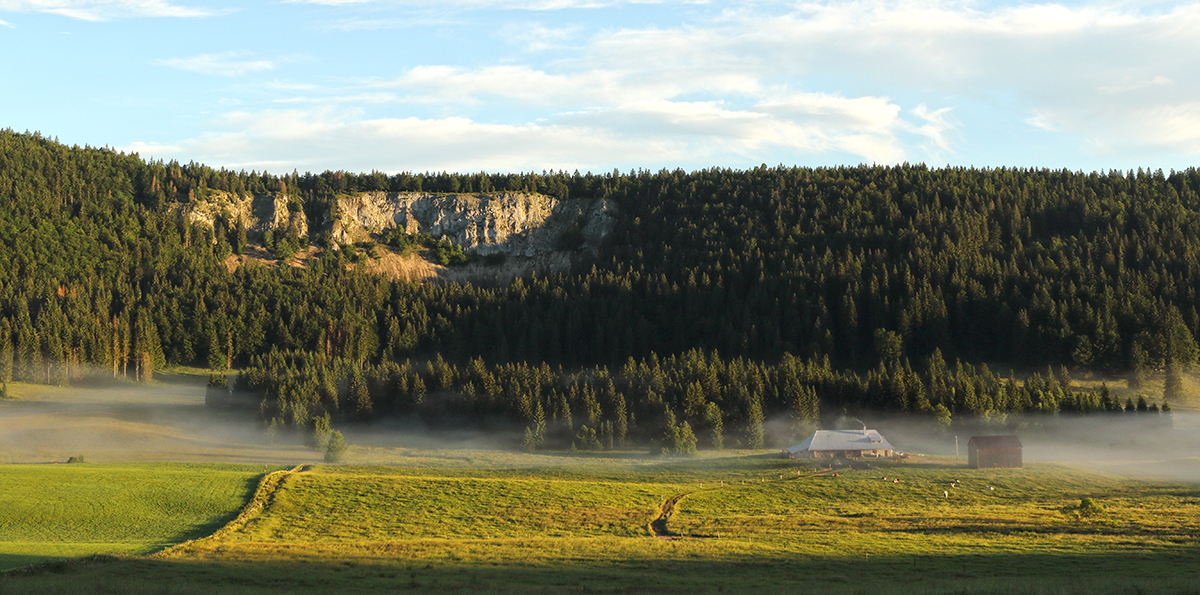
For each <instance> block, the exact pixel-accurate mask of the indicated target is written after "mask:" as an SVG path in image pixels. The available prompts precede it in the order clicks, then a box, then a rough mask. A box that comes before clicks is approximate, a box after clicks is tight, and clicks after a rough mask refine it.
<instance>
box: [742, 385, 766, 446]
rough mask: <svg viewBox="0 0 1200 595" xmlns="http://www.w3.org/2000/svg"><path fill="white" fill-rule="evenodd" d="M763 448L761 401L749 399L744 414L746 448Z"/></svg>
mask: <svg viewBox="0 0 1200 595" xmlns="http://www.w3.org/2000/svg"><path fill="white" fill-rule="evenodd" d="M762 447H763V410H762V400H761V399H759V398H758V397H755V396H751V397H750V405H749V408H748V410H747V412H746V448H750V449H754V450H757V449H760V448H762Z"/></svg>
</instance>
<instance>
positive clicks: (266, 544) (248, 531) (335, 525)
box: [0, 451, 1200, 594]
mask: <svg viewBox="0 0 1200 595" xmlns="http://www.w3.org/2000/svg"><path fill="white" fill-rule="evenodd" d="M408 454H409V455H411V457H412V459H416V458H423V459H425V460H427V462H429V464H427V465H422V466H396V467H384V466H376V467H340V466H317V467H313V468H310V469H308V470H305V471H300V472H294V473H292V474H291V475H289V476H288V477H286V478H285V479H284V480H283V481H282V482H280V484H279V487H278V488H277V489H276V491H275V492H274V493H273V494H271V495H270V497H269V498H268V499H267V506H266V508H265V509H264V510H263V512H262V513H261V514H259V515H258V516H256V517H255V518H253V519H251V520H250V522H248V523H246V524H244V525H242V526H240V527H238V528H236V529H235V530H233V531H230V532H229V533H227V534H224V535H223V536H222V537H220V538H219V539H216V540H206V541H202V542H197V543H194V544H190V545H188V546H185V547H182V548H179V549H178V550H176V551H174V552H173V553H172V554H171V555H170V556H169V557H168V558H166V559H144V558H136V559H125V558H123V559H116V560H107V561H98V562H94V563H89V564H83V565H77V566H71V567H69V568H65V569H59V571H58V572H45V573H41V574H35V575H31V576H19V577H17V576H10V577H5V578H0V592H2V593H5V594H8V593H41V592H55V591H58V590H63V589H65V588H69V589H70V590H73V591H78V592H81V593H93V592H94V593H101V592H107V591H110V590H112V589H115V588H116V587H115V586H116V585H121V589H120V590H123V591H128V592H134V593H139V592H146V593H180V594H187V593H206V594H207V593H212V592H230V593H243V592H244V593H252V592H280V591H283V592H291V593H324V592H329V591H330V590H334V589H336V590H337V591H338V592H345V593H370V592H452V593H453V592H458V593H530V592H532V593H558V592H569V593H657V592H676V593H722V592H757V593H790V592H797V591H805V592H817V593H826V592H828V593H841V592H851V593H858V592H862V593H867V592H870V593H911V592H917V593H943V592H945V593H949V592H955V593H958V592H968V593H1013V592H1015V593H1038V594H1041V593H1136V592H1167V593H1195V592H1197V591H1198V590H1200V565H1197V564H1196V563H1195V561H1196V560H1197V559H1200V522H1198V520H1197V519H1198V518H1200V517H1198V514H1197V513H1200V489H1198V488H1196V487H1195V486H1191V485H1186V484H1176V483H1169V482H1148V481H1140V480H1130V479H1124V478H1120V477H1117V476H1112V475H1104V474H1097V473H1092V472H1087V471H1080V470H1077V469H1074V468H1070V467H1065V466H1059V465H1050V464H1034V465H1031V466H1029V467H1027V468H1026V469H1021V470H1004V471H976V470H970V469H966V468H964V467H963V466H962V465H961V464H960V463H956V462H954V461H951V460H941V461H926V462H920V463H918V462H903V463H887V464H879V465H874V466H873V467H872V468H870V469H863V470H846V471H839V472H838V473H839V474H838V476H836V477H834V476H833V475H832V474H831V473H830V472H828V471H824V472H823V471H821V470H816V469H811V468H806V467H799V466H797V464H796V463H795V462H792V461H785V460H781V459H777V458H772V457H769V456H766V455H761V456H736V455H725V456H714V455H709V456H706V457H701V458H698V459H689V460H664V459H657V458H646V457H633V456H630V457H628V458H614V457H581V458H577V459H576V458H570V457H555V456H554V455H545V454H542V455H528V456H526V455H519V454H513V453H498V452H494V451H493V452H490V453H488V452H460V453H459V454H461V455H463V456H464V457H466V458H470V459H472V460H473V461H474V463H475V465H476V466H473V467H468V466H465V465H461V464H460V463H461V462H462V461H460V460H456V459H454V458H453V457H443V455H444V454H445V453H442V454H436V453H425V454H422V453H419V452H416V451H413V452H411V453H408ZM548 460H553V461H555V463H556V464H554V465H550V466H542V464H544V463H546V462H547V461H548ZM410 461H411V459H410ZM437 461H441V463H438V462H437ZM798 472H799V473H798ZM781 476H782V477H781ZM884 476H887V478H888V479H887V480H884V479H883V477H884ZM894 479H898V480H899V481H898V482H894V481H892V480H894ZM955 480H958V482H960V483H958V484H956V487H953V488H952V487H950V483H951V482H954V481H955ZM988 487H992V488H995V489H987V488H988ZM943 492H949V493H950V495H949V497H945V496H943ZM681 495H682V497H681V498H679V499H677V500H675V501H674V506H673V508H672V509H671V514H670V515H669V517H668V518H667V520H666V527H665V529H666V530H665V532H664V531H658V533H660V535H658V536H656V535H655V533H656V531H655V530H653V529H652V528H651V526H650V524H651V521H653V520H654V519H655V518H657V517H658V516H659V515H660V513H661V511H662V506H663V502H664V499H668V498H669V497H671V496H681ZM1084 497H1088V498H1093V499H1094V500H1095V501H1096V502H1097V503H1098V504H1099V505H1100V506H1101V507H1103V509H1104V511H1103V512H1102V513H1100V514H1097V515H1094V516H1080V515H1079V514H1078V513H1077V511H1076V508H1077V507H1078V505H1079V503H1080V500H1081V498H1084ZM661 533H665V535H663V534H661Z"/></svg>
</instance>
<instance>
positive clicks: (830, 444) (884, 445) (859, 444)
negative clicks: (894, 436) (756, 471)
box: [787, 430, 895, 454]
mask: <svg viewBox="0 0 1200 595" xmlns="http://www.w3.org/2000/svg"><path fill="white" fill-rule="evenodd" d="M875 449H888V450H895V447H893V446H892V444H891V443H890V442H888V441H887V438H884V437H883V436H881V435H880V434H879V432H878V431H876V430H817V431H816V432H813V435H812V436H809V437H808V439H807V440H805V441H804V442H801V443H800V444H797V445H796V446H793V447H791V448H788V449H787V452H788V453H790V454H796V453H798V452H803V451H806V450H809V451H821V450H875Z"/></svg>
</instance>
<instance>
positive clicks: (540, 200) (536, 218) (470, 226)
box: [324, 192, 615, 257]
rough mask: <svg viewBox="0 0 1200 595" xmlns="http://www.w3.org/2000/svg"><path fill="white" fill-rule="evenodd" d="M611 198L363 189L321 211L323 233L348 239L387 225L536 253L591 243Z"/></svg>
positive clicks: (606, 222) (476, 249) (482, 249)
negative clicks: (564, 197)
mask: <svg viewBox="0 0 1200 595" xmlns="http://www.w3.org/2000/svg"><path fill="white" fill-rule="evenodd" d="M613 208H614V207H613V205H612V203H610V202H608V201H605V200H594V199H570V200H565V201H560V200H558V199H555V198H554V197H551V196H546V195H543V194H528V193H520V192H497V193H490V194H430V193H422V192H401V193H385V192H368V193H362V194H356V195H353V196H345V197H341V198H339V199H338V200H337V204H336V207H335V208H334V209H332V210H331V212H329V213H327V214H326V219H325V226H324V227H325V229H327V230H328V232H329V239H330V240H331V241H333V242H337V243H339V244H350V243H354V242H360V241H364V240H367V239H370V237H371V235H372V234H378V233H381V232H383V231H384V230H386V229H389V228H400V229H402V230H404V232H405V233H408V234H427V235H430V236H433V237H435V238H446V239H448V240H450V241H451V242H453V243H455V244H457V245H459V246H462V247H463V250H464V251H466V252H469V253H474V254H479V255H483V256H486V255H489V254H505V255H509V256H524V257H537V256H542V255H546V254H550V253H553V252H555V251H557V250H560V249H562V248H564V247H565V245H564V238H565V239H566V242H567V244H566V245H570V243H571V242H572V241H575V242H576V245H573V246H570V247H572V248H581V247H584V248H586V247H595V246H597V245H599V243H600V241H601V240H603V239H604V237H605V236H606V235H608V233H609V231H610V230H611V229H612V226H613V215H614V214H615V213H614V211H613Z"/></svg>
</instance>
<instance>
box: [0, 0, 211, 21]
mask: <svg viewBox="0 0 1200 595" xmlns="http://www.w3.org/2000/svg"><path fill="white" fill-rule="evenodd" d="M0 11H3V12H45V13H51V14H57V15H62V16H65V17H70V18H75V19H81V20H85V21H107V20H112V19H119V18H130V17H175V18H192V17H208V16H214V15H219V14H226V13H228V12H230V11H229V10H216V9H211V8H204V7H194V6H181V5H178V4H172V3H170V2H166V1H164V0H0Z"/></svg>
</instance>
